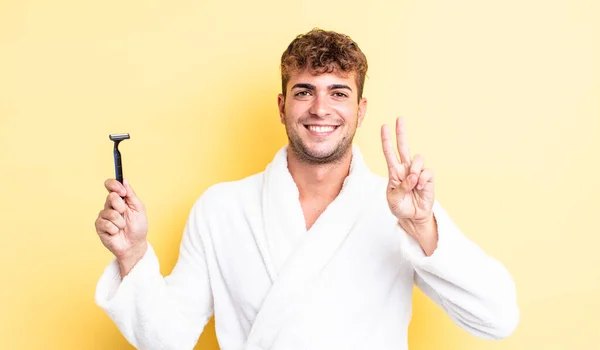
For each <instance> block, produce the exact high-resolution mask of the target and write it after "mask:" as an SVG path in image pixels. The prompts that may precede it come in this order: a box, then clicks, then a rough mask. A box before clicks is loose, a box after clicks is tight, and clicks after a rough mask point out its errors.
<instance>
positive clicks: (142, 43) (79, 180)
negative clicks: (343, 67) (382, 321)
mask: <svg viewBox="0 0 600 350" xmlns="http://www.w3.org/2000/svg"><path fill="white" fill-rule="evenodd" d="M599 17H600V5H598V2H595V1H567V0H563V1H526V2H524V1H515V0H511V1H502V2H499V1H498V2H496V1H495V2H488V1H476V0H471V1H389V2H382V1H364V2H363V1H356V0H349V1H344V2H337V1H324V2H310V1H308V2H281V1H263V2H260V1H259V2H256V1H235V2H217V1H211V2H207V1H162V2H161V1H140V0H136V1H115V0H110V1H75V0H73V1H66V0H61V1H23V0H2V1H0V186H1V187H0V193H1V197H0V198H1V201H0V219H1V225H0V233H1V234H2V236H1V237H2V241H1V242H2V243H1V244H0V264H1V265H0V266H1V267H2V278H1V281H2V282H1V286H0V303H1V305H0V348H2V349H128V348H131V347H130V345H128V343H127V342H126V341H125V340H124V338H123V337H122V336H121V335H120V333H119V332H118V330H117V328H116V327H115V326H114V324H113V323H112V322H111V321H110V319H109V318H108V316H106V315H105V314H104V312H103V311H102V310H101V309H100V308H99V307H97V306H96V305H95V304H94V300H93V298H94V290H95V286H96V282H97V280H98V278H99V276H100V274H101V273H102V271H103V269H104V267H105V266H106V265H107V264H108V263H109V261H110V260H111V255H110V253H109V252H108V251H107V250H106V249H105V248H104V247H103V246H102V244H101V243H100V241H99V239H98V238H97V236H96V233H95V230H94V221H95V219H96V215H97V213H98V211H99V210H100V209H101V208H102V205H103V202H104V198H105V195H106V194H105V190H104V188H103V181H104V180H105V179H106V178H109V177H113V176H114V173H113V163H112V142H111V141H109V139H108V134H110V133H118V132H128V133H130V134H131V136H132V139H131V140H128V141H125V142H124V143H122V145H121V151H122V153H123V163H124V164H123V165H124V171H125V176H126V177H128V178H129V179H130V181H131V183H132V185H133V187H134V188H135V189H136V191H137V193H138V194H139V196H140V197H141V198H142V199H143V200H144V201H145V203H146V205H147V207H148V215H149V220H150V230H151V231H150V234H149V239H150V241H151V242H152V243H153V245H154V247H155V249H156V252H157V254H158V256H159V258H160V261H161V264H162V265H161V270H162V272H163V274H168V273H169V272H170V271H171V269H172V268H173V265H174V264H175V261H176V258H177V255H178V247H179V242H180V238H181V234H182V229H183V226H184V224H185V220H186V218H187V215H188V212H189V210H190V208H191V205H192V204H193V202H194V201H195V200H196V199H197V198H198V196H199V195H200V194H201V193H202V191H204V190H205V189H206V188H207V187H208V186H210V185H212V184H214V183H217V182H221V181H228V180H234V179H239V178H242V177H245V176H247V175H250V174H252V173H255V172H258V171H262V170H263V169H264V167H265V165H266V164H267V163H268V162H269V161H270V160H271V158H272V156H273V154H274V153H275V151H276V150H278V149H279V148H280V147H281V146H282V145H283V144H284V143H285V142H286V138H285V133H284V129H283V126H282V125H281V124H280V123H279V118H278V114H277V108H276V96H277V93H278V92H279V90H280V77H279V70H278V64H279V58H280V55H281V53H282V52H283V50H284V49H285V48H286V47H287V45H288V43H289V42H290V41H291V40H292V39H293V38H294V36H295V35H297V34H299V33H303V32H306V31H308V30H310V29H311V28H313V27H315V26H318V27H321V28H324V29H333V30H337V31H341V32H345V33H347V34H349V35H350V36H352V37H353V38H354V39H355V40H356V41H357V42H358V43H359V45H360V46H361V48H362V49H363V50H364V52H365V53H366V55H367V57H368V58H369V64H370V70H369V73H368V79H367V82H366V90H365V95H366V96H367V97H368V98H369V109H368V112H367V117H366V119H365V123H364V124H363V127H362V128H361V129H359V131H358V134H357V137H356V143H357V144H358V145H359V146H360V147H361V149H362V150H363V153H364V154H365V158H366V161H367V163H368V164H369V165H370V166H371V167H372V169H373V170H374V171H375V172H377V173H380V174H383V175H385V174H386V168H385V161H384V158H383V155H382V152H381V147H380V140H379V128H380V125H381V124H382V123H393V121H394V118H395V117H396V116H398V115H403V116H405V117H406V120H407V126H408V137H409V142H410V145H411V151H412V152H413V153H415V152H419V153H422V154H423V155H424V156H425V159H426V162H427V165H428V167H431V168H433V169H434V170H435V172H436V181H437V187H436V189H437V198H438V199H439V200H440V201H441V202H442V204H443V205H444V206H445V207H446V208H447V209H448V211H449V212H450V214H451V215H452V217H453V218H454V219H455V221H456V222H457V223H458V224H459V225H460V227H461V228H462V229H463V231H464V233H465V234H466V235H467V236H469V237H470V238H471V239H472V240H474V241H475V242H477V243H478V244H479V245H481V246H482V247H483V248H484V249H485V250H486V251H487V252H489V253H490V254H491V255H493V256H495V257H496V258H498V259H499V260H501V261H502V262H503V263H504V264H505V265H506V267H507V268H508V269H509V270H510V272H511V273H512V275H513V277H514V280H515V282H516V285H517V289H518V299H519V305H520V307H521V312H522V316H521V322H520V325H519V327H518V329H517V331H516V332H515V333H514V334H513V335H512V336H511V337H510V338H508V339H506V340H502V341H498V342H490V341H483V340H479V339H477V338H475V337H473V336H471V335H469V334H467V333H466V332H465V331H463V330H461V329H459V328H458V327H457V326H455V325H454V324H452V323H451V321H450V320H449V318H448V317H446V316H445V315H444V314H443V312H442V311H441V310H440V309H439V308H437V307H436V306H435V305H433V304H432V303H431V302H430V301H429V300H427V299H425V298H424V297H423V295H422V294H421V293H420V292H418V293H417V294H416V297H415V311H414V318H413V323H412V324H411V327H410V348H411V350H419V349H511V350H513V349H600V341H599V340H598V331H599V327H600V326H599V325H600V298H599V296H600V254H598V247H599V246H600V237H599V236H600V235H599V233H600V230H599V229H598V224H597V218H598V215H599V210H600V204H599V198H600V186H599V184H598V181H599V180H598V170H599V167H598V165H597V164H598V162H599V161H600V152H599V150H600V137H599V136H600V21H599V20H598V18H599ZM198 348H202V349H217V344H216V340H215V337H214V326H213V323H212V322H211V323H210V324H209V326H208V327H207V330H206V332H205V333H204V334H203V335H202V337H201V340H200V342H199V346H198Z"/></svg>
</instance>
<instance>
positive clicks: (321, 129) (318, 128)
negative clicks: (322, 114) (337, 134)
mask: <svg viewBox="0 0 600 350" xmlns="http://www.w3.org/2000/svg"><path fill="white" fill-rule="evenodd" d="M304 127H305V128H307V129H308V130H309V131H310V132H311V133H313V134H329V133H332V132H334V131H335V130H336V129H337V128H338V127H339V125H304Z"/></svg>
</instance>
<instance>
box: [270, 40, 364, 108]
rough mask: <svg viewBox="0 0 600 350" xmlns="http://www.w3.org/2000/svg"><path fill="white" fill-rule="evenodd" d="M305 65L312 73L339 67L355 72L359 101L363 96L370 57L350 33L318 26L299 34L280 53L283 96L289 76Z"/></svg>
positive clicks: (327, 71) (338, 68)
mask: <svg viewBox="0 0 600 350" xmlns="http://www.w3.org/2000/svg"><path fill="white" fill-rule="evenodd" d="M306 68H308V69H310V71H311V73H312V74H324V73H332V72H336V71H338V72H339V71H340V70H341V71H342V72H344V73H342V74H350V73H355V79H356V86H358V100H359V101H360V99H361V98H362V93H363V88H364V85H365V76H366V75H367V68H368V65H367V57H366V56H365V54H364V53H363V52H362V51H361V50H360V48H359V47H358V44H357V43H356V42H354V40H352V39H351V38H350V37H349V36H347V35H345V34H340V33H336V32H333V31H325V30H322V29H319V28H314V29H313V30H311V31H310V32H308V33H306V34H300V35H298V36H297V37H296V38H295V39H294V40H293V41H292V42H291V43H290V45H289V46H288V48H287V49H286V50H285V51H284V53H283V55H282V56H281V89H282V94H283V96H284V97H285V94H286V88H287V83H288V81H289V80H290V76H291V75H292V74H294V73H298V72H301V71H303V70H304V69H306Z"/></svg>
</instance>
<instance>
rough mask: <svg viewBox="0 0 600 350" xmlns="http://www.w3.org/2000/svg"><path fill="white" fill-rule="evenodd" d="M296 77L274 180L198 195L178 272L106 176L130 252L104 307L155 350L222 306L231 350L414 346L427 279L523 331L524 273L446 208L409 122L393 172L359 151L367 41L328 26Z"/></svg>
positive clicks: (433, 293)
mask: <svg viewBox="0 0 600 350" xmlns="http://www.w3.org/2000/svg"><path fill="white" fill-rule="evenodd" d="M281 70H282V94H280V95H279V99H278V103H279V113H280V118H281V122H282V123H283V124H285V129H286V132H287V135H288V138H289V144H288V145H287V146H285V147H283V148H282V149H281V150H280V151H279V152H278V153H277V154H276V155H275V157H274V159H273V161H272V162H271V163H270V164H269V165H268V166H267V167H266V170H265V171H264V172H261V173H259V174H255V175H253V176H250V177H248V178H245V179H243V180H240V181H235V182H229V183H222V184H217V185H215V186H213V187H211V188H209V189H208V190H207V191H206V192H205V193H204V194H203V195H202V196H201V197H200V198H199V199H198V201H197V202H196V204H195V205H194V207H193V209H192V211H191V214H190V216H189V220H188V222H187V224H186V228H185V231H184V235H183V239H182V242H181V249H180V256H179V259H178V261H177V264H176V266H175V268H174V269H173V272H172V273H171V275H169V276H167V277H166V278H163V277H162V276H161V274H160V271H159V265H158V261H157V258H156V255H155V254H154V252H153V250H152V247H151V246H150V244H149V243H147V241H146V235H147V227H148V226H147V221H146V214H145V209H144V205H143V204H142V202H141V201H140V199H139V198H138V197H137V196H136V195H135V193H134V192H133V190H132V189H131V186H130V185H129V184H128V183H127V182H125V184H124V186H123V185H121V184H120V183H119V182H117V181H116V180H114V179H110V180H107V181H106V183H105V186H106V188H107V190H108V191H109V195H108V197H107V200H106V204H105V206H104V210H102V211H101V212H100V214H99V216H98V219H97V221H96V230H97V232H98V235H99V237H100V239H101V241H102V243H103V244H104V245H105V246H106V247H107V248H108V249H109V250H110V251H111V252H112V253H113V254H114V255H115V257H116V258H115V260H114V261H113V262H112V263H111V264H110V265H109V266H108V267H107V268H106V270H105V272H104V274H103V275H102V277H101V278H100V281H99V282H98V286H97V291H96V302H97V303H98V304H99V305H100V306H101V307H102V308H103V309H104V310H106V312H107V313H108V314H109V315H110V317H111V318H112V319H113V320H114V322H115V323H116V324H117V326H118V327H119V329H120V330H121V332H122V333H123V334H124V336H125V337H126V338H127V339H128V340H129V341H130V342H131V343H132V344H133V345H134V346H136V347H138V348H142V349H191V348H193V347H194V345H195V344H196V342H197V340H198V337H199V336H200V333H201V332H202V330H203V328H204V326H205V324H206V322H207V321H208V320H209V319H210V317H211V316H212V315H213V313H214V315H215V320H216V332H217V337H218V340H219V345H220V347H221V349H224V350H231V349H248V350H251V349H252V350H258V349H273V350H279V349H282V350H293V349H311V350H315V349H381V350H383V349H406V348H407V328H408V324H409V321H410V318H411V304H412V288H413V283H416V284H417V285H418V286H419V287H420V288H421V290H423V292H424V293H425V294H426V295H428V296H429V297H430V298H431V299H432V300H434V301H435V302H436V303H437V304H438V305H440V306H441V307H442V308H443V309H444V310H445V311H446V312H447V314H448V315H449V316H450V317H451V318H452V319H453V320H454V322H456V323H457V324H458V325H459V326H461V327H463V328H464V329H466V330H467V331H469V332H471V333H472V334H474V335H476V336H480V337H483V338H490V339H497V338H503V337H506V336H508V335H509V334H510V333H512V331H513V330H514V329H515V327H516V325H517V323H518V319H519V311H518V307H517V303H516V295H515V287H514V284H513V281H512V279H511V277H510V275H509V273H508V272H507V271H506V269H505V268H504V267H503V266H502V264H501V263H499V262H498V261H496V260H494V259H493V258H491V257H489V256H488V255H486V254H485V253H484V252H483V251H482V250H481V249H480V248H479V247H477V246H476V245H475V244H474V243H472V242H471V241H469V240H468V239H467V238H466V237H465V236H464V235H463V234H462V233H461V232H460V230H459V229H458V228H457V227H456V226H455V225H454V223H453V222H452V220H451V219H450V217H449V216H448V215H447V214H446V213H445V211H444V210H443V209H442V207H441V206H440V205H439V203H437V201H435V199H434V181H433V175H432V173H431V171H430V170H429V169H426V168H425V166H424V160H423V158H422V157H421V156H415V157H414V158H411V157H410V155H409V151H408V145H407V143H406V135H405V127H404V124H403V121H402V120H400V119H398V120H397V122H396V139H397V143H396V145H394V143H393V142H392V140H391V137H390V132H389V131H388V129H387V127H386V126H383V127H382V131H381V138H382V144H383V152H384V154H385V158H386V160H387V164H388V168H389V179H385V178H381V177H379V176H376V175H375V174H373V173H371V172H370V171H369V169H368V168H367V166H366V165H365V163H364V161H363V159H362V158H361V155H360V152H359V150H358V148H356V147H355V146H353V145H352V138H353V136H354V133H355V132H356V129H357V127H358V126H360V124H361V122H362V120H363V118H364V116H365V112H366V108H367V100H366V99H365V98H363V97H362V91H363V84H364V79H365V74H366V71H367V60H366V58H365V56H364V54H363V53H362V52H361V51H360V49H359V47H358V45H357V44H356V43H355V42H353V41H352V40H351V39H350V38H349V37H347V36H345V35H342V34H338V33H334V32H326V31H322V30H313V31H311V32H309V33H307V34H305V35H300V36H298V37H297V38H296V39H295V40H294V41H292V43H291V44H290V45H289V47H288V49H287V50H286V51H285V52H284V53H283V56H282V59H281ZM396 148H397V150H398V153H399V156H400V159H398V158H397V156H396V151H395V150H396ZM121 197H123V198H124V199H122V198H121Z"/></svg>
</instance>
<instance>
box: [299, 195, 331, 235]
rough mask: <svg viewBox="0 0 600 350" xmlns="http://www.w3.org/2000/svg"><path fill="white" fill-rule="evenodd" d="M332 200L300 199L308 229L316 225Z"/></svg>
mask: <svg viewBox="0 0 600 350" xmlns="http://www.w3.org/2000/svg"><path fill="white" fill-rule="evenodd" d="M332 201H333V199H312V200H308V199H304V200H301V201H300V206H301V207H302V213H303V214H304V221H305V223H306V230H307V231H308V230H309V229H310V228H311V227H312V226H313V225H314V223H315V222H316V221H317V219H319V216H321V214H323V212H324V211H325V209H327V206H328V205H329V204H331V202H332Z"/></svg>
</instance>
